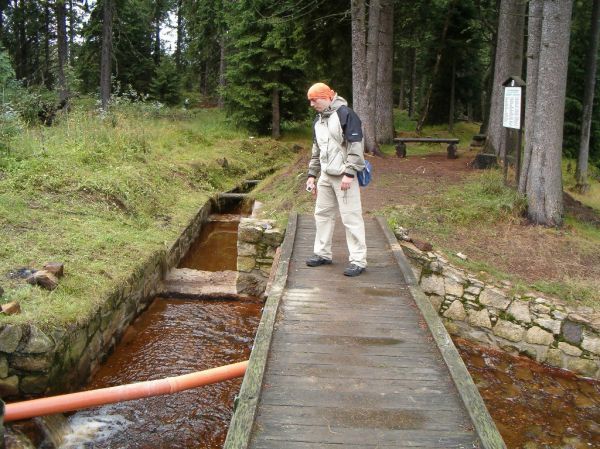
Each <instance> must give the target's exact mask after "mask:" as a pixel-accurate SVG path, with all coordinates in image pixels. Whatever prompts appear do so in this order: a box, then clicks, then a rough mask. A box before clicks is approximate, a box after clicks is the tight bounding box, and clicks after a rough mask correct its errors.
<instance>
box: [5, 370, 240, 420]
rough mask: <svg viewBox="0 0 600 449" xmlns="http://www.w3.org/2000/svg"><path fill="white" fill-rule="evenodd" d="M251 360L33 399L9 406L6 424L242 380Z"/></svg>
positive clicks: (6, 409) (7, 405) (7, 406)
mask: <svg viewBox="0 0 600 449" xmlns="http://www.w3.org/2000/svg"><path fill="white" fill-rule="evenodd" d="M247 366H248V361H245V362H239V363H234V364H231V365H225V366H220V367H218V368H212V369H208V370H205V371H198V372H195V373H191V374H184V375H183V376H176V377H167V378H165V379H157V380H149V381H146V382H138V383H134V384H128V385H119V386H117V387H110V388H100V389H98V390H89V391H81V392H78V393H71V394H65V395H60V396H52V397H49V398H40V399H32V400H30V401H23V402H15V403H13V404H6V406H5V407H6V408H5V410H4V421H5V422H9V421H16V420H19V419H27V418H33V417H34V416H42V415H50V414H53V413H62V412H70V411H74V410H79V409H82V408H89V407H95V406H98V405H104V404H112V403H114V402H122V401H131V400H133V399H141V398H147V397H150V396H159V395H162V394H171V393H176V392H178V391H183V390H188V389H190V388H196V387H200V386H202V385H208V384H213V383H217V382H221V381H224V380H229V379H234V378H236V377H242V376H243V375H244V373H245V372H246V368H247Z"/></svg>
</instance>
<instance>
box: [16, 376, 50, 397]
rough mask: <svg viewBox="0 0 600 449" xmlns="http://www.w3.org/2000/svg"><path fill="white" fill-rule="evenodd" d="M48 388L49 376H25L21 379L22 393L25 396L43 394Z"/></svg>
mask: <svg viewBox="0 0 600 449" xmlns="http://www.w3.org/2000/svg"><path fill="white" fill-rule="evenodd" d="M47 386H48V376H25V377H23V379H21V391H22V392H23V393H25V394H41V393H43V392H44V391H45V390H46V387H47Z"/></svg>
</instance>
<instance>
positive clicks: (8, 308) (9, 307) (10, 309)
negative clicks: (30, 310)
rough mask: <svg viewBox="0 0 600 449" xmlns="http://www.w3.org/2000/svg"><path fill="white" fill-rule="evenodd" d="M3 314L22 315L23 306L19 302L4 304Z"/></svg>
mask: <svg viewBox="0 0 600 449" xmlns="http://www.w3.org/2000/svg"><path fill="white" fill-rule="evenodd" d="M2 313H3V314H5V315H16V314H18V313H21V306H20V305H19V303H18V302H17V301H11V302H9V303H6V304H2Z"/></svg>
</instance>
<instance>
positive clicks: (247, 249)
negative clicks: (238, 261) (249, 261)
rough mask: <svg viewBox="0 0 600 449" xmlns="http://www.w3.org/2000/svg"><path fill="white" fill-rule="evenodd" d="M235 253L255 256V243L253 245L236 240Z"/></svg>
mask: <svg viewBox="0 0 600 449" xmlns="http://www.w3.org/2000/svg"><path fill="white" fill-rule="evenodd" d="M237 253H238V257H239V256H255V255H256V245H253V244H252V243H246V242H242V241H238V243H237Z"/></svg>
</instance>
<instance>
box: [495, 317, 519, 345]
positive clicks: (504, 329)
mask: <svg viewBox="0 0 600 449" xmlns="http://www.w3.org/2000/svg"><path fill="white" fill-rule="evenodd" d="M492 331H493V333H494V335H496V336H498V337H502V338H505V339H506V340H509V341H514V342H518V341H521V340H523V334H524V333H525V329H523V328H522V327H521V326H519V325H518V324H514V323H511V322H510V321H506V320H498V322H497V323H496V325H495V326H494V328H493V329H492Z"/></svg>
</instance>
